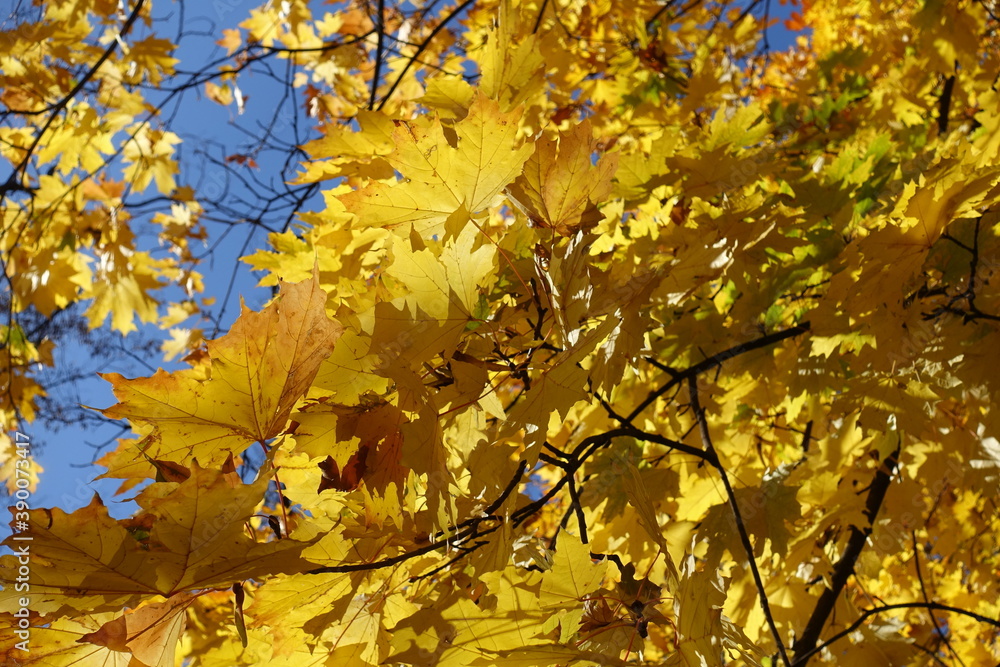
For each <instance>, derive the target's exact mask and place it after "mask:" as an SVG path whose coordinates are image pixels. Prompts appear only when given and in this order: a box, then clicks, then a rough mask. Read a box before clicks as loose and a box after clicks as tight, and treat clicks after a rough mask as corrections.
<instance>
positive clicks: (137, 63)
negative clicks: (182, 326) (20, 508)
mask: <svg viewBox="0 0 1000 667" xmlns="http://www.w3.org/2000/svg"><path fill="white" fill-rule="evenodd" d="M130 11H132V10H130ZM118 12H119V7H118V3H114V2H103V1H102V2H97V3H85V2H65V3H64V2H59V3H45V4H44V5H43V6H42V7H41V8H40V9H38V10H37V11H36V12H34V13H26V14H22V15H21V16H20V17H21V19H22V20H20V21H18V20H12V21H11V22H9V23H8V24H7V26H8V29H7V30H5V31H3V32H2V33H0V43H2V44H3V48H2V49H0V51H2V55H0V63H2V72H0V104H2V105H3V107H4V108H3V113H4V121H3V123H2V124H0V157H2V158H3V162H4V163H5V165H6V167H7V171H6V175H5V177H4V178H7V179H8V180H7V181H6V183H5V184H4V185H3V186H2V201H0V263H2V266H3V271H4V296H3V299H4V304H5V306H4V312H5V314H6V321H5V323H4V327H3V329H4V331H5V332H9V335H7V336H5V342H4V346H3V354H2V357H0V368H2V372H3V376H4V378H9V381H8V380H5V381H4V384H3V392H2V394H0V424H2V425H3V428H4V429H5V430H6V429H13V428H16V427H17V425H18V424H19V422H20V421H21V420H22V419H26V420H31V419H33V417H34V412H35V400H36V398H37V397H38V396H40V395H42V394H43V393H44V388H43V387H40V386H39V385H38V384H37V383H36V381H35V379H34V378H33V377H32V373H31V370H30V369H31V367H32V365H33V364H38V363H43V364H50V363H51V350H44V351H42V350H31V349H28V348H27V347H25V346H24V345H21V344H18V343H17V339H18V337H19V336H20V334H19V333H18V332H19V330H20V324H19V322H20V321H21V319H22V317H29V318H30V317H32V316H41V317H52V316H53V315H55V314H56V313H58V312H59V311H62V310H64V309H67V308H72V307H73V306H74V305H75V304H78V303H82V304H86V312H85V317H86V319H87V321H88V322H89V324H90V327H91V328H97V327H100V326H102V325H103V324H104V323H105V322H107V321H108V319H109V317H110V323H111V327H112V329H114V330H116V331H119V332H121V333H123V334H124V333H129V332H132V331H135V330H136V328H137V327H136V320H137V319H138V321H139V322H146V323H148V322H155V321H156V320H157V317H158V301H157V299H156V297H155V296H154V293H155V291H156V290H158V289H160V288H162V287H164V286H165V285H168V284H172V285H180V286H181V287H182V288H183V289H185V290H187V293H188V295H189V296H190V295H193V294H194V293H196V292H197V291H199V290H200V289H201V285H200V277H199V276H198V274H197V273H195V272H194V271H193V270H192V268H191V266H192V264H193V256H192V254H191V252H190V250H189V242H190V241H192V240H195V239H201V238H204V237H203V230H202V229H201V226H200V224H199V222H198V216H199V215H200V212H201V210H200V208H199V206H198V204H197V202H195V201H194V199H193V197H192V193H191V191H190V189H189V188H179V187H177V183H176V180H175V176H176V175H177V173H178V165H177V162H176V160H175V159H174V148H175V146H176V144H177V143H178V142H179V141H180V140H179V138H178V137H177V136H176V135H175V134H174V133H172V132H169V131H166V130H163V129H160V128H158V127H157V125H158V121H157V119H156V117H155V111H151V109H152V107H151V106H149V105H147V103H146V102H145V101H144V100H143V98H142V95H141V93H140V92H139V90H140V89H139V88H137V86H138V85H139V84H143V85H151V86H157V85H159V84H160V83H161V82H162V81H163V80H164V76H165V75H170V74H172V73H173V67H174V65H175V64H176V62H177V61H176V59H175V58H173V57H172V56H171V51H172V49H173V45H172V44H170V42H169V41H167V40H164V39H159V38H154V37H145V38H135V39H133V37H132V35H131V31H130V28H131V27H132V26H133V25H134V23H135V22H136V21H138V22H139V23H142V22H143V21H148V20H149V18H150V13H149V12H150V8H149V4H148V3H145V4H144V3H138V4H137V5H136V6H135V8H134V12H133V14H134V16H132V17H130V18H131V20H127V19H126V17H125V14H121V15H119V14H118ZM27 16H31V17H32V19H33V20H23V19H24V18H25V17H27ZM109 44H110V46H109ZM105 54H106V55H107V57H106V58H104V57H103V56H105ZM98 64H99V66H98ZM116 156H120V158H121V164H120V165H119V166H118V169H117V173H116V171H115V170H113V169H105V167H106V166H107V165H108V164H111V163H113V162H114V160H115V159H116ZM154 182H155V185H156V188H157V190H158V191H159V193H160V194H162V195H166V196H168V197H171V198H172V199H174V201H176V202H177V204H176V205H177V206H180V207H184V212H183V214H179V212H178V211H176V210H175V211H174V212H173V216H172V220H173V224H166V222H167V220H166V218H164V219H162V224H164V229H163V232H162V233H161V234H160V235H159V241H160V243H161V246H162V247H163V248H165V249H166V250H168V251H169V252H170V256H167V257H155V256H154V255H153V254H152V252H151V249H150V248H148V247H143V246H142V244H141V243H140V241H139V240H138V239H137V234H136V232H135V230H134V229H133V225H134V224H135V221H133V220H132V215H131V213H130V212H129V209H128V206H126V205H125V199H126V197H127V195H128V194H134V193H140V192H142V191H144V190H147V189H148V188H149V186H150V185H151V184H153V183H154ZM142 224H145V223H142Z"/></svg>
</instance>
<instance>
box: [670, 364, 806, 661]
mask: <svg viewBox="0 0 1000 667" xmlns="http://www.w3.org/2000/svg"><path fill="white" fill-rule="evenodd" d="M688 391H689V392H690V394H691V407H692V408H693V409H694V414H695V418H696V419H697V420H698V430H699V432H700V433H701V440H702V443H703V444H704V445H705V451H706V452H707V453H708V454H709V456H710V457H711V458H712V459H713V460H714V463H713V465H714V466H715V469H716V470H718V471H719V476H720V477H721V478H722V484H723V486H725V487H726V497H727V498H729V506H730V507H731V508H732V510H733V516H734V517H735V519H736V532H738V533H739V535H740V542H741V543H742V544H743V550H744V551H745V552H746V555H747V561H749V563H750V572H751V573H752V574H753V581H754V584H756V586H757V594H758V595H759V596H760V607H761V609H762V610H763V612H764V618H765V619H766V620H767V626H768V627H769V628H770V629H771V634H772V635H773V636H774V641H775V643H776V644H777V645H778V655H780V656H781V660H782V662H783V663H784V664H785V665H786V667H787V666H788V665H791V662H790V661H789V660H788V653H787V652H786V651H785V643H784V642H783V641H781V634H780V633H779V632H778V626H777V624H776V623H775V622H774V616H773V615H772V614H771V604H770V602H769V601H768V599H767V591H766V590H765V589H764V580H763V579H762V578H761V576H760V570H758V569H757V560H756V559H755V558H754V555H753V544H751V543H750V535H749V534H748V533H747V527H746V524H745V523H743V514H742V513H741V512H740V506H739V505H738V504H737V502H736V492H735V491H734V490H733V485H732V484H731V483H730V482H729V475H728V474H727V473H726V469H725V467H724V466H723V465H722V463H721V461H720V460H719V455H718V453H716V451H715V445H714V444H712V436H711V435H710V434H709V432H708V420H707V419H705V410H704V408H702V407H701V400H700V399H699V398H698V377H697V375H691V376H689V377H688Z"/></svg>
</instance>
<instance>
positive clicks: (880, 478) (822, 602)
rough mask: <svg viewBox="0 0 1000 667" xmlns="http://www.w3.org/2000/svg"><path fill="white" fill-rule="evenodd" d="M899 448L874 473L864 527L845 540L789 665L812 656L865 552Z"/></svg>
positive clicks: (799, 664) (797, 665)
mask: <svg viewBox="0 0 1000 667" xmlns="http://www.w3.org/2000/svg"><path fill="white" fill-rule="evenodd" d="M901 444H902V438H899V439H898V441H897V442H896V449H894V450H893V451H892V453H891V454H889V456H888V457H886V459H885V460H884V461H883V462H882V465H880V466H879V468H878V471H877V472H876V473H875V479H874V481H872V484H871V486H870V487H869V489H868V498H867V500H866V501H865V512H864V514H865V518H866V519H867V520H868V525H867V526H865V527H864V529H859V528H858V527H857V526H851V536H850V537H849V538H848V540H847V546H846V547H845V548H844V553H843V555H841V557H840V560H839V561H837V564H836V565H835V566H834V568H833V576H832V577H831V578H830V588H827V589H825V590H824V591H823V594H822V595H820V597H819V600H818V601H817V602H816V607H815V609H813V613H812V616H811V617H810V618H809V622H808V623H806V628H805V630H803V632H802V636H801V637H800V638H799V639H798V641H796V642H795V646H794V652H795V653H794V657H795V662H794V663H793V664H794V666H795V667H803V666H804V665H805V664H806V663H807V662H808V661H809V656H811V655H812V654H813V653H815V649H816V643H817V642H818V641H819V636H820V633H821V632H822V631H823V626H825V625H826V621H827V619H828V618H829V616H830V614H831V613H832V612H833V607H834V605H835V604H836V603H837V598H838V597H840V593H841V592H842V591H843V590H844V587H845V586H846V585H847V580H848V578H850V576H851V575H852V574H854V565H855V563H857V562H858V557H859V556H861V551H862V550H863V549H864V548H865V544H866V543H867V541H868V537H869V536H870V535H871V534H872V529H873V528H874V526H875V518H876V517H877V516H878V512H879V509H881V507H882V503H883V502H884V501H885V495H886V492H887V491H888V490H889V483H890V482H891V481H892V476H893V474H894V473H895V472H896V466H897V464H898V463H899V449H900V445H901Z"/></svg>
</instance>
